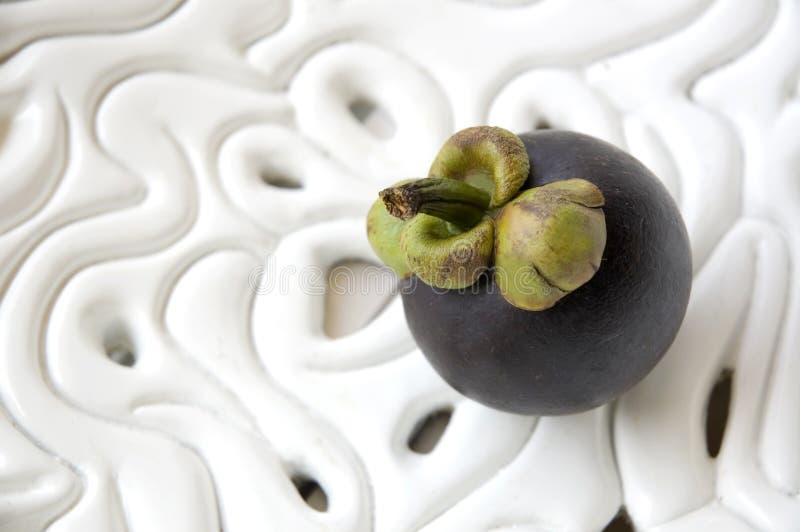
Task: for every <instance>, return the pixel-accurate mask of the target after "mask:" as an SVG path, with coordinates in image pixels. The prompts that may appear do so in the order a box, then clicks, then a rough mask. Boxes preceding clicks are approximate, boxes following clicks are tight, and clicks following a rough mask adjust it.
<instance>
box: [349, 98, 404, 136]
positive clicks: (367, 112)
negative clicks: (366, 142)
mask: <svg viewBox="0 0 800 532" xmlns="http://www.w3.org/2000/svg"><path fill="white" fill-rule="evenodd" d="M348 109H349V110H350V114H352V115H353V118H355V119H356V120H357V121H358V122H359V123H360V124H361V125H363V126H364V128H365V129H366V130H367V131H369V132H370V133H371V134H372V135H374V136H375V137H377V138H379V139H383V140H385V139H388V138H390V137H392V135H394V133H395V131H397V124H396V123H395V121H394V120H393V119H392V117H391V115H390V114H389V113H387V112H386V111H385V110H384V109H383V108H382V107H380V106H379V105H377V104H376V103H375V102H373V101H372V100H369V99H367V98H356V99H355V100H353V101H352V102H350V105H349V106H348Z"/></svg>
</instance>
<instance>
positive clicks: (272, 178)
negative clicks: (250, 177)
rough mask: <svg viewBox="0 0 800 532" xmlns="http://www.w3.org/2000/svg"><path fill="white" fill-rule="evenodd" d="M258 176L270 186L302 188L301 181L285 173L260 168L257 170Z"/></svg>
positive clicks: (291, 188)
mask: <svg viewBox="0 0 800 532" xmlns="http://www.w3.org/2000/svg"><path fill="white" fill-rule="evenodd" d="M259 177H260V178H261V181H263V182H264V183H265V184H267V185H269V186H271V187H276V188H285V189H289V190H297V189H299V188H303V183H301V182H300V181H299V180H298V179H295V178H294V177H291V176H288V175H286V174H282V173H278V172H274V171H272V170H270V169H263V170H261V172H259Z"/></svg>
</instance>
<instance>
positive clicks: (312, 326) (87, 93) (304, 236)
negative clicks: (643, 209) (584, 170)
mask: <svg viewBox="0 0 800 532" xmlns="http://www.w3.org/2000/svg"><path fill="white" fill-rule="evenodd" d="M481 123H489V124H493V125H498V126H503V127H507V128H510V129H512V130H515V131H523V130H527V129H531V128H533V127H537V126H539V127H544V126H547V125H549V126H551V127H556V128H567V129H574V130H577V131H582V132H585V133H589V134H591V135H595V136H597V137H600V138H603V139H606V140H608V141H609V142H612V143H614V144H615V145H618V146H620V147H622V148H624V149H627V150H629V151H630V152H631V153H633V154H634V155H635V156H637V157H639V158H640V159H641V160H642V161H644V162H645V164H647V165H648V166H649V167H650V168H651V169H653V170H654V172H655V173H656V174H657V175H658V177H659V178H660V179H661V180H662V181H663V182H664V184H665V186H666V187H667V189H668V190H669V191H670V193H671V194H672V195H673V197H674V198H675V199H676V202H677V203H678V205H679V206H680V208H681V211H682V213H683V216H684V218H685V220H686V223H687V227H688V229H689V233H690V238H691V244H692V251H693V255H694V267H695V278H694V285H693V290H692V295H691V300H690V304H689V309H688V313H687V316H686V320H685V322H684V324H683V326H682V328H681V330H680V333H679V335H678V337H677V339H676V341H675V343H674V345H673V346H672V348H671V349H670V351H669V352H668V353H667V355H666V357H665V358H664V360H663V361H662V362H661V363H660V364H659V365H658V366H657V367H656V369H655V370H654V371H653V372H652V373H651V374H650V375H648V376H647V378H645V380H644V381H643V382H642V383H640V384H639V385H638V386H636V387H635V388H634V389H633V390H631V391H630V392H629V393H628V394H626V395H625V396H623V397H622V398H621V399H620V400H618V401H616V402H615V403H613V404H610V405H605V406H603V407H600V408H598V409H596V410H593V411H590V412H586V413H583V414H579V415H574V416H567V417H554V418H541V419H535V418H527V417H521V416H514V415H510V414H504V413H500V412H496V411H493V410H490V409H487V408H484V407H482V406H480V405H478V404H476V403H473V402H471V401H468V400H466V399H464V398H463V397H461V396H460V395H459V394H457V393H456V392H455V391H453V390H452V389H450V388H449V387H447V386H446V385H445V384H444V383H443V382H442V380H441V379H440V378H439V377H438V376H437V375H436V374H435V372H434V371H433V370H432V369H431V368H430V366H429V365H428V364H427V362H426V361H425V359H424V357H423V356H422V354H421V353H420V352H419V351H418V350H417V349H416V348H415V346H414V343H413V340H412V339H411V337H410V334H409V332H408V329H407V328H406V326H405V323H404V318H403V310H402V305H401V302H400V300H399V298H393V299H390V300H389V302H388V303H387V305H386V307H385V308H384V309H382V310H381V311H380V312H379V313H378V314H377V315H376V316H373V317H372V319H369V320H366V321H367V323H365V324H364V323H361V326H360V328H358V329H357V330H355V331H351V332H349V333H348V334H345V335H342V336H339V337H336V338H332V337H331V336H329V335H328V334H327V333H326V328H325V312H326V308H330V307H328V306H327V305H328V300H327V299H326V297H327V296H326V290H329V288H328V287H327V281H326V272H327V271H329V270H330V269H332V268H335V267H336V266H337V265H338V264H340V263H341V262H342V261H347V260H351V261H352V260H357V261H362V262H374V261H376V258H375V257H374V255H373V253H372V251H371V250H370V248H369V245H368V243H367V241H366V235H365V228H364V214H365V213H366V210H367V209H368V208H369V205H370V204H371V202H372V201H373V199H374V198H375V193H376V191H377V190H379V189H380V188H382V187H384V186H386V185H389V184H391V183H393V182H395V181H397V180H399V179H402V178H407V177H418V176H423V175H425V174H426V173H427V170H428V164H429V163H430V160H431V158H432V157H433V155H434V154H435V152H436V150H437V149H438V147H439V145H440V144H441V143H442V141H443V140H445V139H446V138H447V137H448V136H449V135H450V134H451V133H452V132H453V131H455V130H457V129H460V128H462V127H466V126H469V125H475V124H481ZM798 131H800V4H798V2H797V1H796V0H758V1H752V0H679V1H674V2H659V3H651V2H648V3H643V2H637V1H635V0H622V1H617V2H585V1H584V0H552V1H536V0H439V1H436V2H432V1H430V0H409V1H405V2H391V1H389V0H381V1H375V0H347V1H343V0H297V1H294V2H289V1H288V0H286V1H284V0H279V1H273V2H263V1H256V0H236V1H231V2H217V1H215V0H184V1H170V2H153V1H150V0H148V1H144V2H142V1H138V2H134V1H128V0H126V1H122V2H102V1H100V0H80V1H77V2H70V3H64V2H54V1H51V0H21V1H14V2H2V3H0V532H20V531H36V530H48V531H49V532H77V531H80V532H115V531H120V532H121V531H133V532H145V531H146V532H150V531H154V530H170V531H186V532H198V531H209V532H216V531H218V530H225V531H226V532H243V531H250V530H256V529H257V530H275V531H279V532H285V531H295V530H297V531H307V530H308V531H328V530H331V531H342V532H344V531H370V530H376V531H381V532H382V531H408V530H426V531H442V532H444V531H465V530H466V531H472V530H476V531H487V530H494V531H500V530H503V531H506V530H529V531H555V530H558V531H575V532H585V531H587V530H602V529H603V527H604V526H605V525H606V524H607V523H608V522H609V521H610V520H611V519H612V518H613V517H614V516H615V515H616V514H617V513H618V512H619V510H620V508H621V507H624V508H625V511H626V513H627V515H628V516H630V519H631V520H632V522H633V524H634V526H635V527H636V529H637V530H648V531H654V532H655V531H657V532H681V531H687V532H693V531H696V530H700V529H702V530H718V531H725V532H730V531H737V532H738V531H762V530H763V531H775V532H787V531H793V530H800V453H798V449H799V448H800V417H798V412H800V387H798V386H797V384H796V383H797V379H798V378H800V357H798V356H797V351H798V346H800V282H798V279H799V278H800V277H799V276H800V232H799V231H798V229H797V228H798V227H800V179H798V175H800V136H798V134H797V132H798ZM390 284H391V283H390ZM354 314H356V313H355V312H354ZM362 321H364V320H362ZM730 371H732V372H733V373H732V375H733V377H732V383H733V384H732V386H733V398H732V402H731V405H730V412H729V416H728V423H727V429H726V433H725V437H724V440H723V443H722V447H721V449H720V452H719V454H718V456H717V457H715V458H712V457H710V456H709V454H708V452H707V450H706V441H705V431H704V426H705V417H706V406H707V402H708V398H709V394H710V393H711V390H712V388H713V387H714V385H715V383H716V382H717V379H718V377H719V376H720V374H722V373H723V372H730ZM441 411H447V412H452V413H451V415H450V418H449V422H448V423H447V428H446V430H445V431H444V433H443V435H442V436H441V439H440V440H439V441H438V443H437V444H436V446H435V448H434V449H433V450H432V451H431V452H430V453H428V454H424V453H420V452H416V451H414V450H412V449H411V448H410V445H409V438H410V437H411V435H412V434H413V433H414V431H415V430H416V429H417V428H418V427H419V426H420V423H421V422H422V421H423V420H425V419H426V417H427V416H428V415H429V414H431V413H433V412H441ZM302 482H306V483H308V482H312V483H317V484H318V485H319V486H320V488H321V489H322V490H323V491H324V493H325V496H326V499H327V500H326V507H325V508H324V510H319V509H315V508H313V507H312V506H311V504H310V503H306V501H304V499H303V498H302V497H301V496H300V494H299V492H298V489H297V487H296V486H295V484H301V483H302ZM308 485H310V484H307V486H308Z"/></svg>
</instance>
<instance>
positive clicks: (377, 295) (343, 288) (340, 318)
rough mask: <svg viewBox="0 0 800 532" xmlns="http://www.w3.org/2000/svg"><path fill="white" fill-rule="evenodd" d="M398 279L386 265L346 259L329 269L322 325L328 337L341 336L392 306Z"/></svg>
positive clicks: (362, 325)
mask: <svg viewBox="0 0 800 532" xmlns="http://www.w3.org/2000/svg"><path fill="white" fill-rule="evenodd" d="M396 283H397V279H396V277H395V276H394V274H393V273H392V272H391V271H390V270H388V269H387V268H385V267H383V266H379V265H378V264H375V263H372V262H368V261H364V260H360V259H345V260H342V261H339V262H337V263H336V264H334V265H333V266H332V267H331V269H330V271H329V272H328V286H327V288H326V290H325V317H324V320H323V324H322V328H323V331H324V333H325V335H326V336H328V337H329V338H341V337H343V336H347V335H349V334H352V333H354V332H356V331H358V330H359V329H361V328H363V327H364V326H366V325H367V324H369V323H370V322H371V321H372V320H374V319H375V318H376V317H378V315H379V314H380V313H381V312H383V310H384V309H385V308H386V307H387V306H389V303H391V301H392V299H393V297H394V294H395V285H396Z"/></svg>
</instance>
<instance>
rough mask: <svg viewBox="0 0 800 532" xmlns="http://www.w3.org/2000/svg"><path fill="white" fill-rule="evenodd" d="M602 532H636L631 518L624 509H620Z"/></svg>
mask: <svg viewBox="0 0 800 532" xmlns="http://www.w3.org/2000/svg"><path fill="white" fill-rule="evenodd" d="M603 532H636V529H635V528H634V527H633V523H632V522H631V518H630V517H629V516H628V512H626V511H625V508H620V509H619V512H618V513H617V515H615V516H614V519H612V520H611V521H610V522H609V523H608V524H607V525H606V527H605V528H604V529H603Z"/></svg>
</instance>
